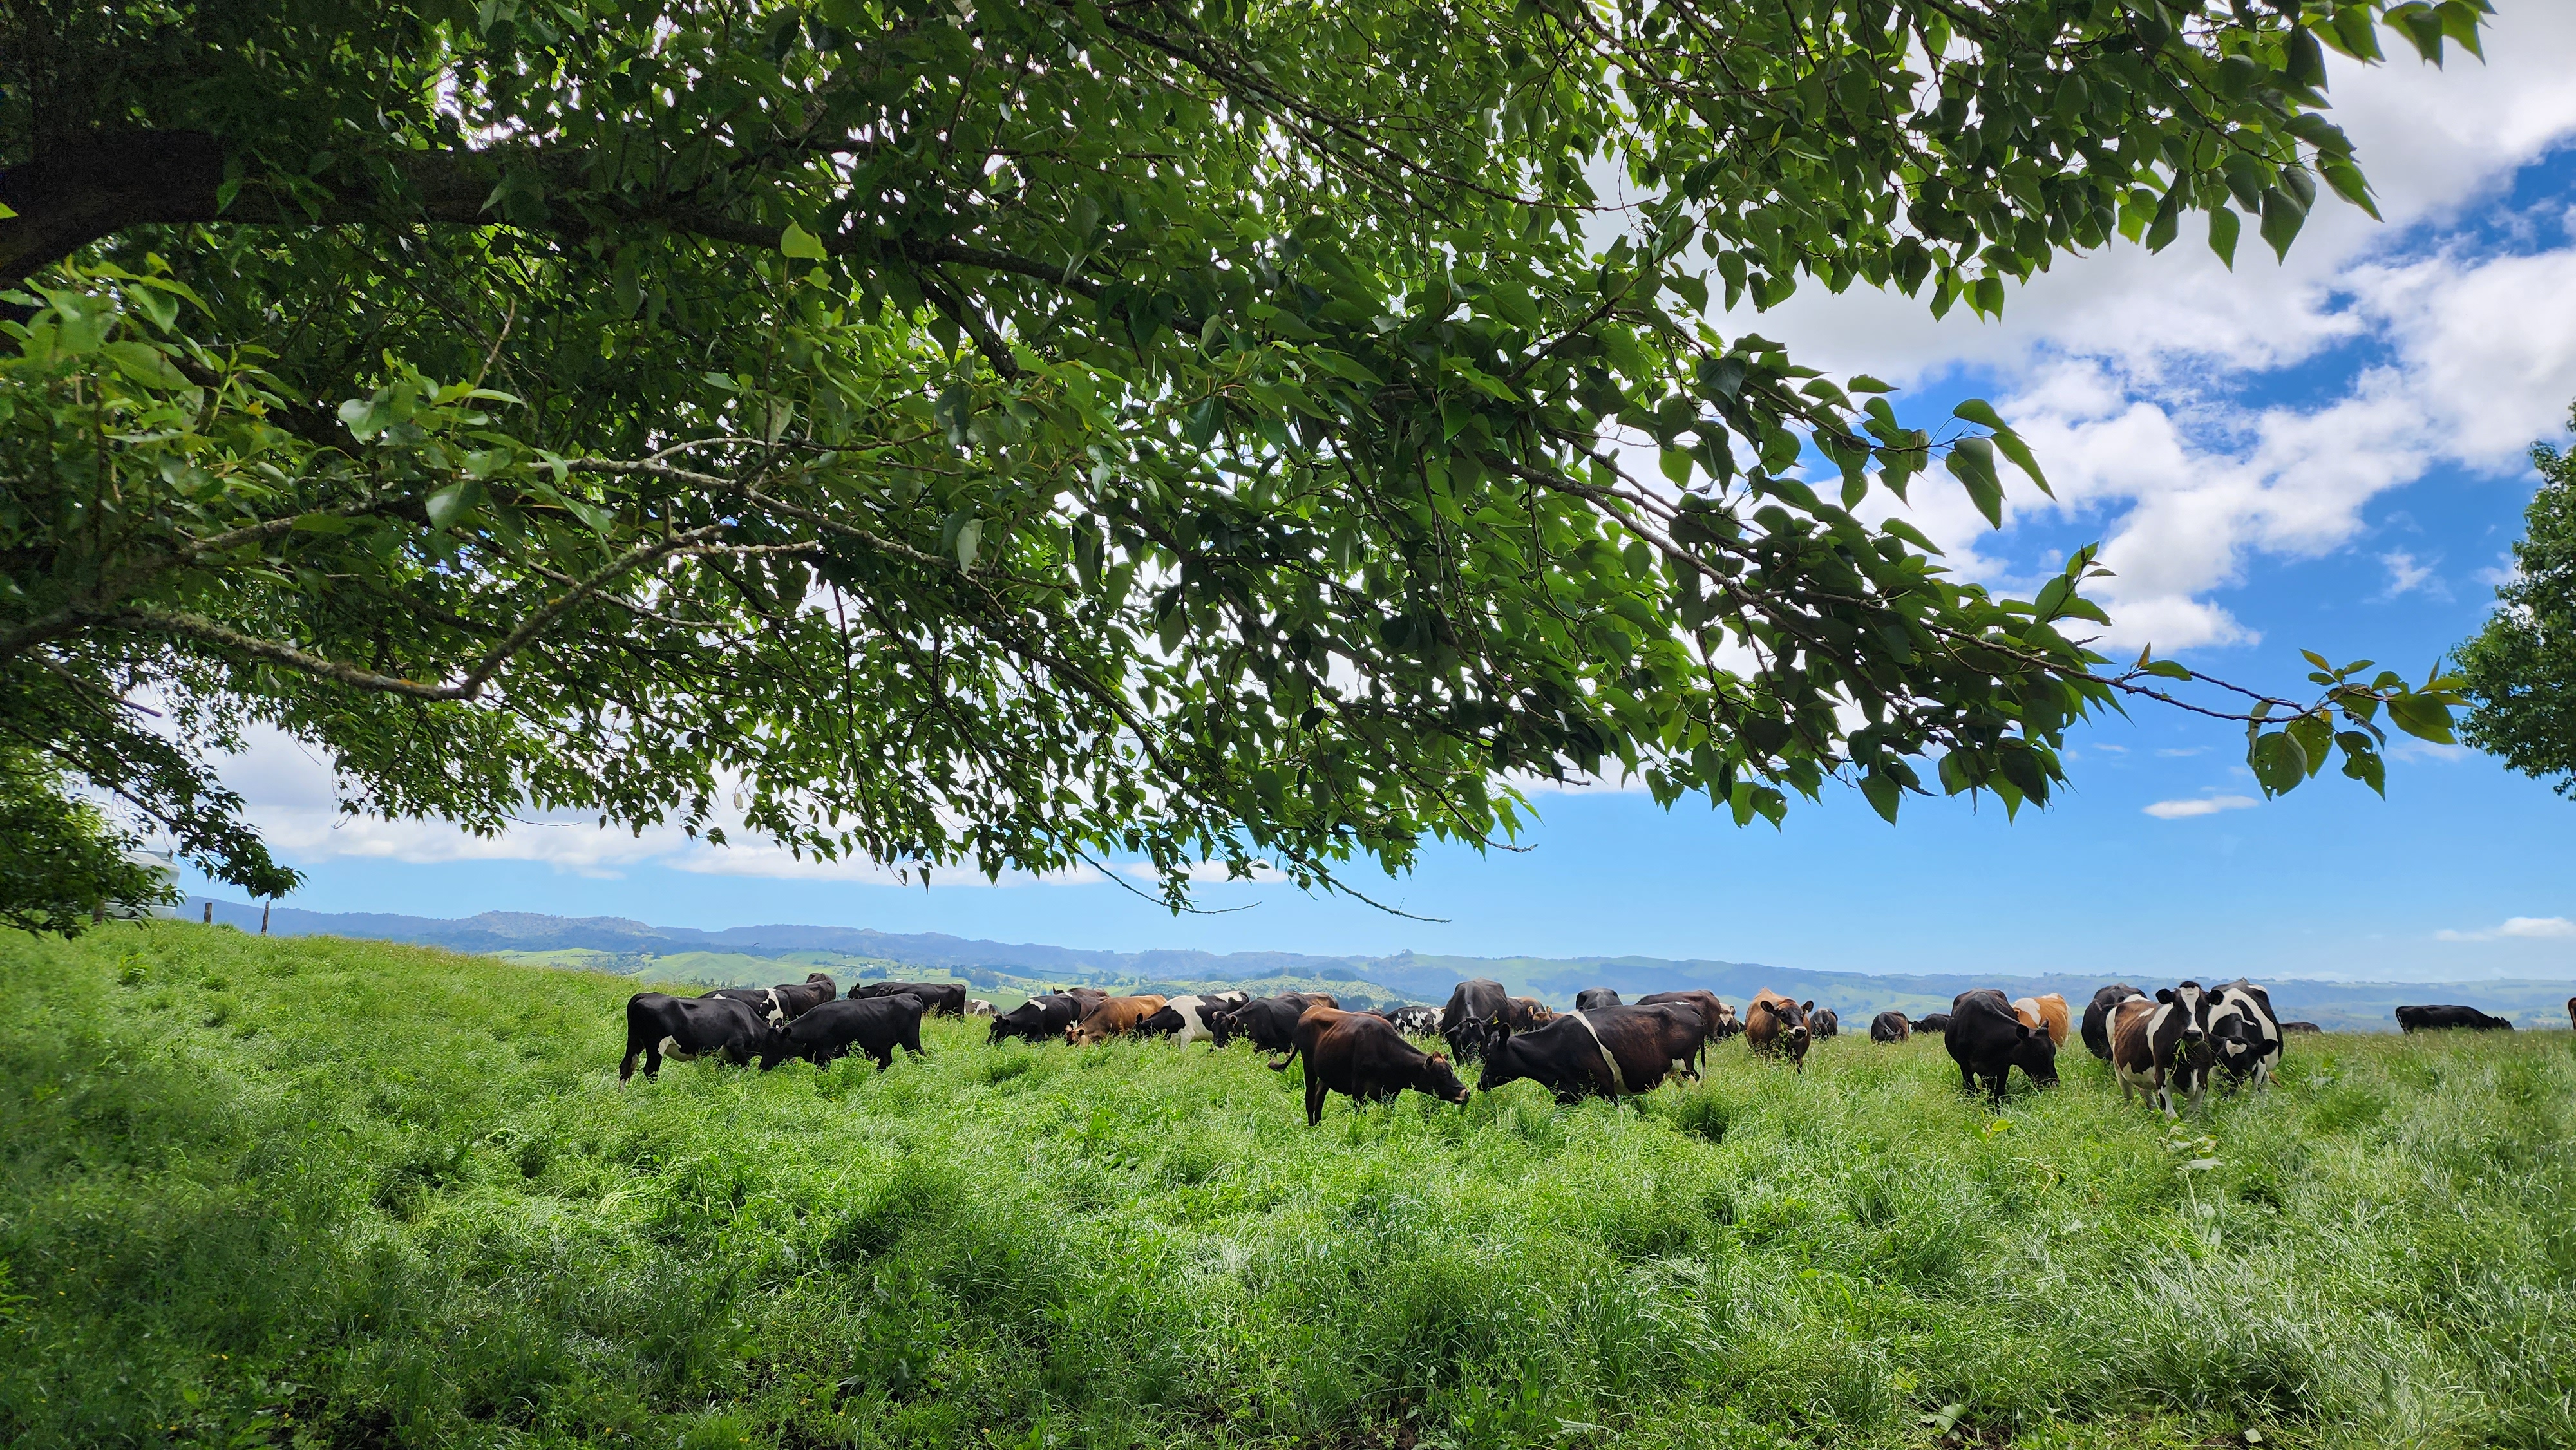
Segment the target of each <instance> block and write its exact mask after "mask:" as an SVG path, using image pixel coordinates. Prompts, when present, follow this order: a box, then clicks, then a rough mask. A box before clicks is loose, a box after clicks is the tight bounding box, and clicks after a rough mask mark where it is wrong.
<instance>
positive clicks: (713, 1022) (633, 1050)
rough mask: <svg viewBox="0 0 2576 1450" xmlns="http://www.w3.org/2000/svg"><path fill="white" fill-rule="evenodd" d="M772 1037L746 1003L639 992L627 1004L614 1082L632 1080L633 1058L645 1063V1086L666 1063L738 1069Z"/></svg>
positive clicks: (773, 1032)
mask: <svg viewBox="0 0 2576 1450" xmlns="http://www.w3.org/2000/svg"><path fill="white" fill-rule="evenodd" d="M777 1031H778V1029H776V1028H773V1027H771V1026H770V1025H769V1022H768V1020H767V1019H766V1018H764V1017H762V1016H761V1014H760V1012H759V1011H758V1010H757V1009H755V1008H754V1007H753V1006H752V1005H751V1004H750V1003H748V1002H744V1001H740V1000H738V999H736V998H732V997H674V996H671V995H670V994H668V993H665V992H638V993H636V994H635V995H634V996H632V997H629V998H627V999H626V1057H625V1060H624V1061H622V1062H620V1063H618V1064H617V1081H618V1082H619V1083H621V1084H623V1083H624V1082H625V1081H626V1080H627V1079H628V1078H631V1077H633V1076H634V1075H635V1059H636V1058H637V1057H638V1056H641V1057H642V1058H643V1059H644V1077H645V1080H646V1081H648V1082H649V1081H651V1080H652V1079H653V1078H656V1077H658V1076H660V1075H661V1072H662V1059H663V1058H666V1057H669V1058H676V1059H678V1060H679V1061H681V1062H689V1061H692V1060H694V1059H697V1058H701V1057H718V1058H721V1059H723V1060H724V1061H726V1062H729V1063H732V1064H733V1065H734V1066H736V1067H741V1066H743V1065H745V1064H747V1063H749V1062H750V1061H751V1059H752V1058H753V1056H755V1055H756V1054H758V1053H759V1052H760V1051H761V1050H762V1049H764V1048H766V1047H767V1046H768V1045H769V1040H770V1038H772V1037H773V1036H775V1035H776V1034H777Z"/></svg>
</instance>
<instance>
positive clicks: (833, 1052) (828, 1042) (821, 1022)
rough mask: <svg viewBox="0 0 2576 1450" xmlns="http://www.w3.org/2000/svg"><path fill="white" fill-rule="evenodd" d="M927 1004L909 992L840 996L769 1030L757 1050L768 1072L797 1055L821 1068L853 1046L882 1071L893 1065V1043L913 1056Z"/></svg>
mask: <svg viewBox="0 0 2576 1450" xmlns="http://www.w3.org/2000/svg"><path fill="white" fill-rule="evenodd" d="M928 1010H929V1004H928V1003H926V1002H924V1001H922V1000H921V999H920V998H919V997H916V996H914V995H912V994H911V993H909V992H901V993H897V994H895V995H893V996H890V997H844V998H842V999H841V1000H840V1001H838V1002H827V1003H825V1004H824V1005H822V1006H820V1007H817V1008H815V1009H814V1010H813V1011H811V1012H808V1013H806V1014H805V1015H804V1016H802V1017H799V1018H797V1019H796V1020H795V1022H794V1023H792V1024H790V1025H789V1026H788V1027H787V1029H786V1030H785V1031H782V1032H773V1033H771V1034H770V1036H769V1046H768V1047H767V1048H766V1049H764V1050H763V1051H762V1052H761V1054H760V1070H761V1071H762V1072H767V1071H769V1070H770V1069H771V1068H773V1067H776V1066H778V1064H780V1063H782V1062H785V1061H787V1060H788V1059H789V1058H791V1057H801V1058H803V1059H805V1060H806V1061H807V1062H810V1063H812V1064H814V1065H815V1066H816V1067H819V1068H822V1069H824V1070H826V1071H829V1070H830V1069H831V1066H832V1064H833V1062H835V1061H836V1060H838V1059H840V1058H844V1057H847V1056H849V1055H850V1051H851V1049H853V1048H856V1049H857V1050H858V1051H859V1052H860V1053H861V1054H862V1055H864V1056H865V1057H866V1058H867V1059H868V1060H869V1061H871V1062H873V1063H875V1064H876V1065H877V1071H879V1072H883V1071H885V1070H886V1069H887V1068H889V1067H892V1066H893V1065H894V1050H895V1049H896V1048H898V1047H900V1048H902V1049H903V1050H904V1051H906V1052H909V1053H911V1054H912V1055H913V1056H915V1057H921V1056H924V1055H925V1054H924V1053H923V1052H922V1050H921V1018H922V1014H923V1013H924V1012H927V1011H928Z"/></svg>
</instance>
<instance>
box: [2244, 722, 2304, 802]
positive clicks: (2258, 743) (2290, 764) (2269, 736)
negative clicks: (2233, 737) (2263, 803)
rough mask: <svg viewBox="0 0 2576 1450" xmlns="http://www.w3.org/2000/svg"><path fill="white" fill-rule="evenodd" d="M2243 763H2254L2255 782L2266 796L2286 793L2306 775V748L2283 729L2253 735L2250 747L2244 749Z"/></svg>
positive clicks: (2296, 786)
mask: <svg viewBox="0 0 2576 1450" xmlns="http://www.w3.org/2000/svg"><path fill="white" fill-rule="evenodd" d="M2245 763H2246V764H2247V765H2249V766H2251V767H2253V770H2254V783H2255V784H2257V785H2259V786H2261V787H2262V788H2263V794H2265V795H2267V796H2278V795H2285V794H2287V793H2289V792H2290V791H2293V790H2296V789H2298V785H2299V782H2301V781H2303V780H2305V779H2307V778H2308V756H2307V752H2306V751H2305V750H2303V749H2301V748H2300V745H2299V742H2298V741H2297V740H2295V739H2293V738H2291V736H2290V735H2289V734H2288V733H2287V732H2286V731H2280V730H2273V731H2268V732H2265V733H2263V734H2260V735H2257V736H2255V737H2254V741H2253V746H2252V748H2251V749H2249V750H2247V751H2246V753H2245Z"/></svg>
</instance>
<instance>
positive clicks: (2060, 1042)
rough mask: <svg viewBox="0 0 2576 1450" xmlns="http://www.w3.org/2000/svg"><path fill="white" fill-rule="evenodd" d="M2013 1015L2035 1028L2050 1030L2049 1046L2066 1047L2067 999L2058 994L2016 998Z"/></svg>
mask: <svg viewBox="0 0 2576 1450" xmlns="http://www.w3.org/2000/svg"><path fill="white" fill-rule="evenodd" d="M2012 1008H2013V1015H2014V1016H2016V1017H2019V1018H2020V1019H2021V1020H2023V1021H2024V1022H2027V1023H2029V1024H2030V1025H2031V1026H2033V1027H2045V1028H2047V1029H2048V1045H2049V1046H2051V1047H2064V1046H2065V1045H2066V998H2065V997H2064V996H2063V995H2062V994H2060V993H2056V992H2051V993H2049V994H2048V995H2047V996H2045V997H2015V998H2014V999H2013V1004H2012Z"/></svg>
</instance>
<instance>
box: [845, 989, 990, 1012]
mask: <svg viewBox="0 0 2576 1450" xmlns="http://www.w3.org/2000/svg"><path fill="white" fill-rule="evenodd" d="M906 995H909V996H914V997H919V998H920V999H921V1000H922V1003H923V1005H924V1006H927V1007H928V1008H929V1009H930V1015H931V1016H933V1017H963V1016H965V1015H966V984H965V983H963V982H870V983H868V984H867V985H866V986H864V987H852V988H851V989H850V1000H852V1001H865V1000H866V999H867V998H870V997H897V996H906Z"/></svg>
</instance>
